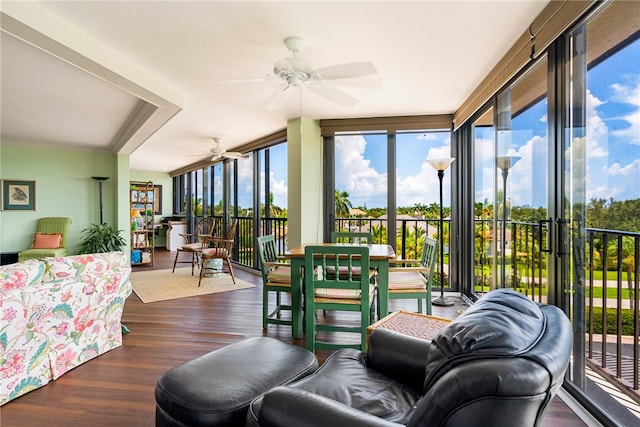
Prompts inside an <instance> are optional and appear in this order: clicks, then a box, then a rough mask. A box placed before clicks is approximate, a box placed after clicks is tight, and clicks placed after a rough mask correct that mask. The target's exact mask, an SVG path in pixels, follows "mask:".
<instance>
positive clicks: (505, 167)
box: [497, 156, 520, 288]
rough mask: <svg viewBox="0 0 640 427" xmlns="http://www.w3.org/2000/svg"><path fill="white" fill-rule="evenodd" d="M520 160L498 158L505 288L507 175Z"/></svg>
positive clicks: (502, 277) (501, 244)
mask: <svg viewBox="0 0 640 427" xmlns="http://www.w3.org/2000/svg"><path fill="white" fill-rule="evenodd" d="M518 160H520V157H517V156H500V157H498V159H497V163H498V168H499V169H500V170H501V171H502V230H501V231H502V233H501V234H502V237H501V242H500V246H501V249H500V250H501V252H500V254H501V256H502V262H501V265H500V271H501V274H500V277H501V284H502V287H503V288H506V280H507V262H506V255H505V253H506V251H507V177H508V176H509V169H511V168H512V167H513V165H515V164H516V163H517V162H518Z"/></svg>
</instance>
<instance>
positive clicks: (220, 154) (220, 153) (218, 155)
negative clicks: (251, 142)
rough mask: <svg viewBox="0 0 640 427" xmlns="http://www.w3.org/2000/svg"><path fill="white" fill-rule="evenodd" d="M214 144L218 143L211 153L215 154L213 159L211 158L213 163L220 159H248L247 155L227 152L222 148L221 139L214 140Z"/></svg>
mask: <svg viewBox="0 0 640 427" xmlns="http://www.w3.org/2000/svg"><path fill="white" fill-rule="evenodd" d="M212 139H213V142H215V143H216V146H215V147H213V148H212V149H211V150H210V152H211V154H213V157H211V161H214V160H218V159H223V158H224V159H232V160H235V159H243V158H246V157H247V155H246V154H243V153H240V152H237V151H227V150H225V149H224V148H221V147H220V138H212Z"/></svg>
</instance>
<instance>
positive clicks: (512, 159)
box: [497, 156, 522, 170]
mask: <svg viewBox="0 0 640 427" xmlns="http://www.w3.org/2000/svg"><path fill="white" fill-rule="evenodd" d="M521 158H522V157H518V156H499V157H498V159H497V162H498V168H500V169H502V170H509V169H511V167H512V166H513V165H515V164H516V163H517V162H518V160H520V159H521Z"/></svg>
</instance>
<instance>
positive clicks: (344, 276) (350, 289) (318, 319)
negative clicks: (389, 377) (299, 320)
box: [304, 246, 375, 351]
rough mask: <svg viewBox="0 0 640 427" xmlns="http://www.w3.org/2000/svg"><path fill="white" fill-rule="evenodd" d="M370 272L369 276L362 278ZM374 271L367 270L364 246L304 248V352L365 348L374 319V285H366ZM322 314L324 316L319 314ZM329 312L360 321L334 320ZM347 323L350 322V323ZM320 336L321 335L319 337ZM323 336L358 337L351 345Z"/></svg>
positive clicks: (367, 256) (367, 252)
mask: <svg viewBox="0 0 640 427" xmlns="http://www.w3.org/2000/svg"><path fill="white" fill-rule="evenodd" d="M362 272H369V274H362ZM372 277H374V271H373V270H371V269H370V268H369V248H368V247H366V246H307V247H306V248H305V265H304V284H305V297H304V302H305V303H304V306H305V308H304V316H305V324H306V344H307V349H308V350H310V351H315V350H316V349H317V348H318V349H332V350H333V349H338V348H345V347H347V348H356V349H360V350H361V351H364V350H365V348H366V336H367V326H369V325H370V324H371V322H372V321H373V316H374V311H375V310H374V304H373V302H374V295H375V285H374V284H371V283H370V282H369V281H370V279H371V278H372ZM319 310H323V314H322V315H320V314H319V313H318V311H319ZM332 311H351V312H359V313H360V320H359V322H355V323H357V324H355V325H354V321H353V319H347V318H345V320H346V321H347V322H345V323H343V322H342V321H341V320H340V319H338V318H336V317H335V316H333V317H332V318H331V319H330V321H328V322H326V323H325V322H323V319H324V318H325V317H327V316H329V315H330V313H331V312H332ZM349 320H351V321H350V322H349ZM318 332H320V333H321V334H318ZM326 332H346V333H352V334H355V335H358V336H359V339H357V340H356V339H354V340H353V341H352V342H346V340H345V341H343V340H342V337H340V340H332V342H328V340H327V339H326V338H323V337H325V336H326V335H323V334H325V333H326Z"/></svg>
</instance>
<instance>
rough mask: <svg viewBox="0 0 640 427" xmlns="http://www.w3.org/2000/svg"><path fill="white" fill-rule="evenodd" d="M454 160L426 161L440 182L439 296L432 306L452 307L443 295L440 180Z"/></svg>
mask: <svg viewBox="0 0 640 427" xmlns="http://www.w3.org/2000/svg"><path fill="white" fill-rule="evenodd" d="M454 160H455V159H454V158H453V157H447V158H444V159H431V160H428V159H427V161H428V162H429V164H430V165H431V166H433V168H434V169H435V170H437V171H438V180H439V181H440V222H439V224H438V238H439V240H440V296H439V297H437V298H435V299H433V300H432V301H431V303H432V304H433V305H439V306H448V305H453V301H451V300H450V299H449V298H448V297H446V296H445V295H444V231H443V230H444V229H443V223H442V221H443V218H442V217H443V215H444V213H443V208H442V178H443V177H444V171H445V170H446V169H447V168H448V167H449V165H450V164H451V163H453V161H454Z"/></svg>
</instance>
